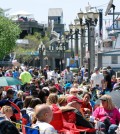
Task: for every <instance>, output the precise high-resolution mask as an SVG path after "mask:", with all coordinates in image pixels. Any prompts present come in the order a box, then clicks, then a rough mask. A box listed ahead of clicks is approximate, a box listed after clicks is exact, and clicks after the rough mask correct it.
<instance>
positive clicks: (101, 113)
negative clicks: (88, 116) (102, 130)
mask: <svg viewBox="0 0 120 134" xmlns="http://www.w3.org/2000/svg"><path fill="white" fill-rule="evenodd" d="M93 116H94V117H95V118H98V119H100V121H102V122H104V120H105V119H106V117H108V118H109V119H110V122H111V124H116V123H117V122H119V121H120V113H119V111H118V109H117V108H114V109H113V110H106V109H104V107H98V108H96V109H95V111H94V112H93Z"/></svg>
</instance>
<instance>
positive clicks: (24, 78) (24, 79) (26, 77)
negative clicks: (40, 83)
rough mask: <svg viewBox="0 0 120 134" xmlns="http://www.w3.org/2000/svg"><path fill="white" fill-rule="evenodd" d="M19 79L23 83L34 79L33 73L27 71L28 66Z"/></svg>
mask: <svg viewBox="0 0 120 134" xmlns="http://www.w3.org/2000/svg"><path fill="white" fill-rule="evenodd" d="M19 79H20V80H21V81H22V83H23V84H26V83H30V81H31V80H32V76H31V74H30V73H29V72H28V71H27V68H26V67H25V68H24V71H23V72H22V73H21V74H20V77H19Z"/></svg>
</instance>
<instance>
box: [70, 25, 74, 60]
mask: <svg viewBox="0 0 120 134" xmlns="http://www.w3.org/2000/svg"><path fill="white" fill-rule="evenodd" d="M73 27H74V25H73V24H72V23H71V24H70V25H69V29H70V39H71V58H74V51H73Z"/></svg>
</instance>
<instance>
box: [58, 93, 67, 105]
mask: <svg viewBox="0 0 120 134" xmlns="http://www.w3.org/2000/svg"><path fill="white" fill-rule="evenodd" d="M58 104H59V106H66V105H67V98H66V96H65V95H62V96H60V97H59V98H58Z"/></svg>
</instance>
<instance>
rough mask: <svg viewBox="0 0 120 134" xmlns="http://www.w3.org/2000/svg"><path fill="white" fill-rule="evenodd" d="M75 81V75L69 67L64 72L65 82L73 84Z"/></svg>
mask: <svg viewBox="0 0 120 134" xmlns="http://www.w3.org/2000/svg"><path fill="white" fill-rule="evenodd" d="M72 81H73V73H72V71H70V67H69V66H67V67H66V70H65V71H64V82H65V83H72Z"/></svg>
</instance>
